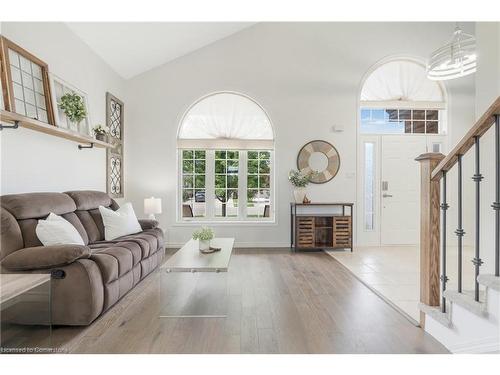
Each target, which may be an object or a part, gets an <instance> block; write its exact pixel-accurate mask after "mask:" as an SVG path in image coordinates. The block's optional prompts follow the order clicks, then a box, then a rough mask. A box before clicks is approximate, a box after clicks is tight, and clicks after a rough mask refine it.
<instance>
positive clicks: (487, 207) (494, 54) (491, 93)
mask: <svg viewBox="0 0 500 375" xmlns="http://www.w3.org/2000/svg"><path fill="white" fill-rule="evenodd" d="M476 38H477V49H478V71H477V73H476V118H479V117H480V116H481V115H482V114H483V113H484V112H485V111H486V109H487V108H488V107H489V106H490V105H491V104H492V103H493V101H494V100H495V99H496V98H498V97H499V96H500V23H499V22H496V23H495V22H478V23H477V24H476ZM480 143H481V173H482V174H483V176H484V180H483V182H482V183H481V194H482V195H481V258H482V259H483V261H484V265H483V266H482V267H481V273H493V271H494V233H495V214H494V211H493V209H492V208H491V204H492V203H493V202H494V200H495V159H494V157H493V156H494V155H495V146H494V144H495V143H494V127H492V128H491V129H490V130H489V131H488V132H487V133H486V134H485V135H484V136H483V137H482V138H481V141H480Z"/></svg>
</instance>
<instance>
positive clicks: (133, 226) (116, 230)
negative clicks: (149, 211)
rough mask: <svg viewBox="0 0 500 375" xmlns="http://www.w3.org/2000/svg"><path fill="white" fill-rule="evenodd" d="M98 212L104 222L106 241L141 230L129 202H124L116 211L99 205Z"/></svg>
mask: <svg viewBox="0 0 500 375" xmlns="http://www.w3.org/2000/svg"><path fill="white" fill-rule="evenodd" d="M99 212H100V213H101V216H102V222H103V223H104V238H105V239H106V241H110V240H114V239H115V238H118V237H121V236H126V235H127V234H134V233H138V232H141V231H142V228H141V225H140V224H139V221H138V220H137V217H136V216H135V212H134V208H133V207H132V204H131V203H125V204H124V205H123V206H121V207H120V208H119V209H118V210H116V211H113V210H111V209H109V208H106V207H103V206H99Z"/></svg>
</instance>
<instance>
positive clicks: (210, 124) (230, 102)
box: [177, 92, 274, 221]
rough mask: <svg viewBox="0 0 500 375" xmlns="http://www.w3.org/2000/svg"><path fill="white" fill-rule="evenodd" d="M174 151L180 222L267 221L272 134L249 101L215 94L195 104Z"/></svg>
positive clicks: (261, 113)
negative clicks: (177, 163) (177, 158)
mask: <svg viewBox="0 0 500 375" xmlns="http://www.w3.org/2000/svg"><path fill="white" fill-rule="evenodd" d="M177 148H178V150H179V160H180V166H179V167H180V173H179V175H180V176H181V177H180V180H179V185H180V186H179V191H180V197H179V202H180V203H181V204H180V206H181V207H180V210H179V212H180V215H179V216H180V218H181V219H182V220H214V221H246V220H254V221H255V220H258V221H269V220H272V219H273V217H274V215H273V211H274V210H273V202H272V197H273V185H274V181H273V178H272V177H273V168H272V165H273V151H274V136H273V129H272V126H271V121H270V120H269V117H268V116H267V114H266V112H265V111H264V110H263V108H262V107H261V106H260V105H259V104H258V103H257V102H256V101H255V100H253V99H251V98H249V97H248V96H245V95H242V94H238V93H233V92H220V93H215V94H211V95H208V96H205V97H203V98H201V99H200V100H198V101H196V102H195V103H194V104H193V105H191V107H190V108H189V109H188V111H187V112H186V113H185V115H184V117H183V118H182V121H181V124H180V127H179V132H178V139H177Z"/></svg>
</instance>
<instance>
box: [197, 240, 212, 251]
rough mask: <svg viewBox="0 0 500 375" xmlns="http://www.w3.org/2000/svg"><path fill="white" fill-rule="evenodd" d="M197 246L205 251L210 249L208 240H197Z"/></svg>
mask: <svg viewBox="0 0 500 375" xmlns="http://www.w3.org/2000/svg"><path fill="white" fill-rule="evenodd" d="M199 246H200V250H202V251H207V250H208V249H210V241H202V240H199Z"/></svg>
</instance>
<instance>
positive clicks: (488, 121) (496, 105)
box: [431, 96, 500, 181]
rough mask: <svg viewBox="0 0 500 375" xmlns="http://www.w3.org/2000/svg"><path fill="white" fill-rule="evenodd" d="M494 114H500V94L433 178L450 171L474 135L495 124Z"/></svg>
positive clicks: (480, 133) (433, 173)
mask: <svg viewBox="0 0 500 375" xmlns="http://www.w3.org/2000/svg"><path fill="white" fill-rule="evenodd" d="M494 115H500V96H499V97H498V98H497V99H496V100H495V101H494V102H493V104H492V105H490V107H489V108H488V110H487V111H486V112H485V113H484V114H483V115H482V116H481V118H480V119H479V120H477V122H476V124H475V125H474V126H473V127H472V128H471V130H469V131H468V132H467V134H466V135H465V136H464V137H463V138H462V140H461V141H460V142H458V144H457V145H456V146H455V147H454V148H453V150H452V151H451V152H450V153H449V154H448V155H447V156H446V157H445V158H444V159H443V160H442V161H441V163H439V165H438V166H437V167H436V168H435V169H434V170H433V171H432V177H431V178H432V180H433V181H439V180H440V179H441V177H442V175H443V173H442V172H443V171H449V170H450V169H451V168H452V167H453V166H454V165H455V163H456V162H457V160H458V155H464V154H465V153H466V152H467V151H468V150H469V149H470V148H471V147H472V146H473V145H474V137H477V136H479V137H480V136H482V135H483V134H484V133H486V132H487V131H488V129H489V128H490V127H491V126H493V125H494V123H495V118H494Z"/></svg>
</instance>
